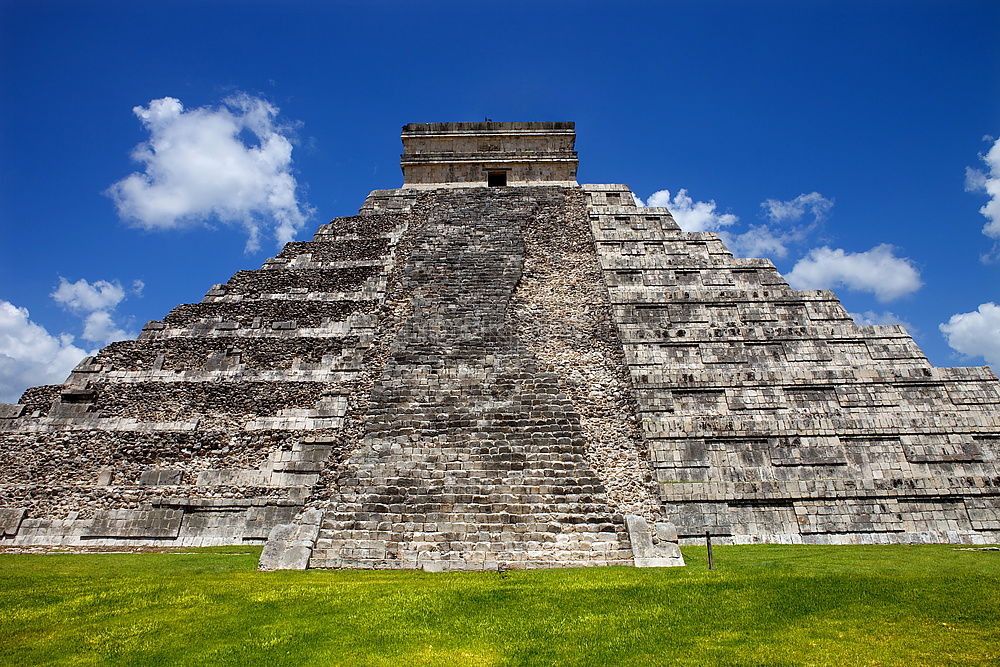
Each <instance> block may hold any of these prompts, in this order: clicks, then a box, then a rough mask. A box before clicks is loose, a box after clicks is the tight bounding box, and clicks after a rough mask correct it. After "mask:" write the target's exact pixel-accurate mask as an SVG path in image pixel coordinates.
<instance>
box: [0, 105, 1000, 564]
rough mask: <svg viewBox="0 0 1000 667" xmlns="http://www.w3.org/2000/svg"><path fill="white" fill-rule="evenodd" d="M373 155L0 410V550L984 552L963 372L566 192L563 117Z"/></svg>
mask: <svg viewBox="0 0 1000 667" xmlns="http://www.w3.org/2000/svg"><path fill="white" fill-rule="evenodd" d="M402 138H403V145H404V152H403V155H402V159H401V165H402V169H403V174H404V184H403V187H402V188H399V189H395V190H376V191H373V192H372V193H371V194H370V195H369V197H368V198H367V199H366V201H365V202H364V205H363V206H362V207H361V210H360V212H359V214H358V215H357V216H352V217H346V218H337V219H335V220H334V221H333V222H331V223H330V224H328V225H324V226H322V227H320V229H319V230H318V231H317V232H316V234H315V236H314V238H313V240H312V241H309V242H296V243H290V244H288V245H286V246H285V248H284V249H283V250H282V251H281V253H280V254H279V255H278V256H276V257H274V258H272V259H270V260H268V261H266V262H265V263H264V265H263V266H262V267H261V268H260V269H258V270H255V271H241V272H238V273H237V274H236V275H234V276H233V277H232V278H231V279H230V280H229V281H228V282H227V283H225V284H220V285H215V286H213V288H212V289H211V290H209V292H208V293H207V294H206V296H205V298H204V299H203V300H202V302H201V303H198V304H186V305H182V306H178V307H177V308H175V309H174V310H172V311H171V312H170V313H168V314H167V315H166V317H164V318H163V320H162V321H158V322H150V323H149V324H148V325H147V326H146V327H145V328H144V329H143V332H142V334H141V335H140V337H139V339H138V340H136V341H127V342H121V343H114V344H112V345H109V346H108V347H106V348H104V349H103V350H101V351H100V352H99V353H98V354H97V355H96V356H95V357H93V358H88V359H86V360H84V362H83V363H81V364H80V365H79V366H78V367H77V368H76V369H75V370H74V371H73V373H71V375H70V377H69V378H68V379H67V381H66V382H65V383H64V384H63V385H59V386H49V387H35V388H32V389H29V390H28V391H27V392H25V394H24V396H23V397H22V399H21V400H20V402H19V403H18V404H16V405H4V406H0V452H2V456H3V459H4V465H3V467H2V470H3V477H2V478H0V535H2V537H0V545H4V544H7V545H15V546H26V545H36V544H64V545H75V546H88V545H92V546H118V545H165V546H170V545H177V546H182V545H183V546H197V545H214V544H252V543H258V544H261V543H263V544H265V549H264V554H263V556H262V567H265V568H303V567H365V568H424V569H431V570H444V569H495V568H503V567H552V566H572V565H608V564H635V565H640V566H644V565H674V564H682V562H683V561H682V559H681V558H680V553H679V551H678V549H677V546H676V544H677V542H678V540H679V541H680V542H681V543H684V542H689V541H693V540H698V539H703V538H704V535H705V533H706V532H709V533H711V534H712V535H713V536H714V539H716V540H717V541H722V542H729V543H747V542H793V543H891V542H902V543H909V542H926V541H935V542H954V543H991V542H996V541H998V537H1000V464H998V456H1000V414H998V412H1000V382H998V381H997V379H996V377H995V376H994V375H993V374H992V373H991V372H990V371H989V369H987V368H935V367H933V366H931V365H930V364H929V363H928V361H927V360H926V358H925V357H924V355H923V354H922V353H921V352H920V350H919V349H918V348H917V346H916V345H915V344H914V343H913V341H912V340H911V338H910V337H909V336H908V335H907V334H906V332H905V331H904V330H903V329H902V328H900V327H896V326H858V325H856V324H854V322H853V321H852V320H851V318H850V317H849V316H848V314H847V313H846V312H845V311H844V309H843V308H842V307H841V306H840V304H839V302H838V301H837V299H836V297H835V296H834V295H833V294H832V293H831V292H829V291H814V290H792V289H790V288H789V287H788V286H787V284H786V283H785V281H784V280H783V279H782V278H781V276H780V275H779V274H778V272H777V271H776V270H775V269H774V266H773V265H772V264H771V262H769V261H768V260H763V259H737V258H734V257H733V256H732V254H731V253H730V252H729V251H728V250H727V249H726V248H725V246H724V245H723V243H722V242H721V241H720V240H719V238H718V237H717V236H716V235H714V234H711V233H704V232H702V233H686V232H682V231H681V230H680V229H679V228H678V226H677V225H676V223H675V222H674V220H673V218H672V217H671V215H670V212H669V211H668V210H666V209H663V208H640V207H636V206H635V204H634V200H633V197H632V195H631V193H630V192H629V190H628V188H627V187H626V186H623V185H584V186H579V185H577V184H576V168H577V156H576V153H575V151H574V139H575V129H574V126H573V124H572V123H494V122H484V123H423V124H421V123H414V124H410V125H407V126H404V128H403V134H402Z"/></svg>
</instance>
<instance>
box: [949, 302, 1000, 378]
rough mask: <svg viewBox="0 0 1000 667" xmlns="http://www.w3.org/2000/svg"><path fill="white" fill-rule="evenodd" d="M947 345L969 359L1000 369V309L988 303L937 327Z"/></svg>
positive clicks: (952, 317)
mask: <svg viewBox="0 0 1000 667" xmlns="http://www.w3.org/2000/svg"><path fill="white" fill-rule="evenodd" d="M938 328H939V329H940V330H941V333H943V334H944V336H945V338H946V339H947V341H948V345H950V346H951V348H952V349H953V350H955V351H956V352H959V353H961V354H964V355H966V356H969V357H983V358H984V359H985V360H986V363H988V364H989V365H991V366H992V367H993V368H1000V306H998V305H997V304H995V303H993V302H992V301H989V302H987V303H983V304H980V306H979V308H977V309H976V310H974V311H972V312H971V313H957V314H955V315H952V316H951V318H950V319H949V320H948V321H947V322H945V323H944V324H940V325H938Z"/></svg>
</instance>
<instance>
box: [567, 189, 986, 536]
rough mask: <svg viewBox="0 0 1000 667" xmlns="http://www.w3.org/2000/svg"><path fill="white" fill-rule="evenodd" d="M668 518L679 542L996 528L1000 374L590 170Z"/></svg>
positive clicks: (601, 243)
mask: <svg viewBox="0 0 1000 667" xmlns="http://www.w3.org/2000/svg"><path fill="white" fill-rule="evenodd" d="M583 189H584V191H585V192H586V193H587V196H588V201H589V210H590V221H591V228H592V230H593V234H594V241H595V244H596V249H597V255H598V258H599V261H600V264H601V267H602V269H603V272H604V279H605V280H604V282H605V284H606V285H607V287H608V293H609V296H610V299H611V303H612V311H613V318H614V322H615V324H616V326H617V328H618V333H619V336H620V338H621V341H622V346H623V349H624V353H625V358H626V359H627V362H628V366H629V369H630V372H631V376H632V381H633V384H634V387H635V390H636V394H637V398H638V405H639V408H638V410H639V418H640V420H641V422H642V428H643V434H644V437H645V440H646V442H647V444H648V447H649V451H650V456H649V458H650V461H651V463H652V466H653V469H654V471H655V475H656V479H657V481H658V482H659V483H660V493H659V495H660V498H661V500H662V502H663V507H664V514H665V516H666V517H667V518H668V519H669V520H671V521H672V522H673V523H675V524H676V526H677V528H678V530H679V532H680V537H681V539H682V541H688V542H693V541H698V540H700V539H702V538H703V536H704V534H705V531H709V532H711V533H712V534H713V535H717V536H719V538H718V540H719V541H720V542H736V543H743V542H758V541H780V542H811V543H866V542H873V543H881V542H920V541H957V542H973V543H983V542H993V541H996V540H997V539H998V538H1000V533H997V532H996V530H995V528H989V527H988V526H990V525H993V524H992V523H991V516H992V515H991V514H990V512H991V510H990V508H991V507H992V506H993V504H994V503H995V502H996V499H997V498H998V496H1000V466H998V457H1000V447H998V446H997V443H998V442H1000V440H998V431H1000V410H998V401H1000V383H998V382H997V379H996V377H995V376H994V375H993V374H992V373H991V372H990V371H989V369H987V368H934V367H933V366H931V365H930V364H929V363H928V362H927V360H926V359H925V358H924V356H923V354H922V353H921V352H920V350H919V348H917V346H916V345H915V344H914V343H913V341H912V340H911V339H910V337H909V336H908V335H907V334H906V332H905V331H904V330H903V329H902V328H900V327H894V326H875V327H871V326H857V325H855V324H854V322H853V321H852V320H851V319H850V316H849V315H848V314H847V313H846V312H845V311H844V309H843V308H842V307H841V306H840V304H839V303H838V302H837V300H836V298H835V297H834V296H833V294H832V293H831V292H828V291H816V290H800V291H797V290H792V289H790V288H789V287H788V286H787V284H786V283H785V282H784V280H783V279H782V277H781V276H780V275H779V274H778V273H777V271H775V270H774V267H773V266H772V265H771V263H770V262H768V261H767V260H757V259H736V258H734V257H733V256H732V255H731V254H730V253H729V252H728V250H726V248H725V246H724V245H723V244H722V242H721V241H720V240H719V238H718V236H716V235H715V234H711V233H705V232H699V233H685V232H682V231H681V230H680V229H679V228H678V227H677V225H676V223H675V222H674V220H673V218H672V217H671V215H670V212H669V211H667V210H666V209H660V208H637V207H636V206H635V205H634V204H633V197H632V194H631V193H630V192H629V191H628V188H626V187H625V186H622V185H594V186H584V187H583Z"/></svg>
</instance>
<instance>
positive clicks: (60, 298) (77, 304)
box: [50, 276, 125, 313]
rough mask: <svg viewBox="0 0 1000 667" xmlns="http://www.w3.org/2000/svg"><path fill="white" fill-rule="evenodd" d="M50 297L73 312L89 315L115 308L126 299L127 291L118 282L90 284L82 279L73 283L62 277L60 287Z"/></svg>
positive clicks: (99, 281)
mask: <svg viewBox="0 0 1000 667" xmlns="http://www.w3.org/2000/svg"><path fill="white" fill-rule="evenodd" d="M50 296H51V297H52V298H53V299H55V302H56V303H58V304H60V305H62V306H64V307H66V309H68V310H70V311H72V312H75V313H89V312H92V311H95V310H109V309H111V308H114V307H115V306H117V305H118V304H119V303H121V301H122V299H124V298H125V290H124V289H122V286H121V284H119V283H118V281H115V282H113V283H112V282H108V281H107V280H95V281H94V282H93V283H89V282H87V281H86V280H84V279H83V278H81V279H80V280H77V281H76V282H75V283H71V282H69V281H68V280H66V279H65V278H63V277H62V276H60V277H59V286H58V287H57V288H56V290H55V291H54V292H52V294H51V295H50Z"/></svg>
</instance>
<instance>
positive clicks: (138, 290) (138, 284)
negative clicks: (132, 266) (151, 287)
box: [132, 278, 146, 297]
mask: <svg viewBox="0 0 1000 667" xmlns="http://www.w3.org/2000/svg"><path fill="white" fill-rule="evenodd" d="M144 289H146V283H144V282H142V281H141V280H139V279H138V278H136V279H135V280H133V281H132V294H134V295H135V296H137V297H141V296H142V290H144Z"/></svg>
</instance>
